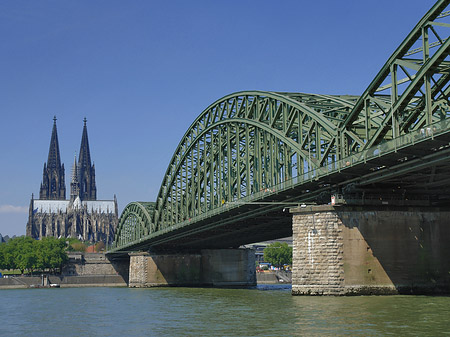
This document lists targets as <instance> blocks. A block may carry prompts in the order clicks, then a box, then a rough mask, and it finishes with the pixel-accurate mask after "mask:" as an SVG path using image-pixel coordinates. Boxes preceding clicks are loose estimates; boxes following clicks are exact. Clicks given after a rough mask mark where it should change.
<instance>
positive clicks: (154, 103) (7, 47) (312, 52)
mask: <svg viewBox="0 0 450 337" xmlns="http://www.w3.org/2000/svg"><path fill="white" fill-rule="evenodd" d="M434 2H435V1H434V0H394V1H392V0H389V1H388V0H377V1H361V0H358V1H356V0H347V1H336V0H322V1H304V0H296V1H294V0H281V1H273V0H272V1H267V0H258V1H256V0H255V1H250V0H240V1H237V0H227V1H211V0H199V1H196V0H192V1H185V0H173V1H152V0H142V1H141V0H130V1H117V0H93V1H92V0H79V1H68V0H40V1H23V0H15V1H0V41H1V43H0V117H1V122H0V233H1V234H2V235H9V236H12V235H23V234H25V229H26V222H27V219H28V207H29V203H30V199H31V194H32V193H34V195H35V197H38V196H39V186H40V183H41V181H42V170H43V165H44V163H45V162H46V161H47V157H48V150H49V145H50V136H51V130H52V125H53V116H55V115H56V118H57V128H58V137H59V146H60V154H61V158H62V162H63V163H64V164H65V169H66V171H65V174H66V189H67V191H68V192H67V194H66V197H67V198H68V197H69V193H70V188H69V182H70V176H71V167H72V163H73V158H74V155H75V154H76V153H78V152H79V148H80V143H81V134H82V130H83V119H84V118H85V117H86V118H87V128H88V135H89V144H90V150H91V158H92V160H93V161H94V163H95V168H96V183H97V198H98V199H99V200H111V199H112V198H113V197H114V195H116V196H117V199H118V203H119V212H121V211H122V210H123V208H124V207H125V206H126V205H127V204H128V203H129V202H132V201H155V199H156V196H157V194H158V191H159V188H160V185H161V182H162V180H163V177H164V174H165V171H166V169H167V166H168V164H169V162H170V159H171V158H172V155H173V153H174V151H175V149H176V147H177V145H178V143H179V142H180V140H181V139H182V137H183V135H184V133H185V132H186V130H187V129H188V128H189V126H190V124H191V123H192V122H193V121H194V120H195V118H196V117H197V116H198V115H200V113H201V112H202V111H203V110H204V109H205V108H206V107H207V106H208V105H209V104H211V103H212V102H214V101H216V100H217V99H220V98H221V97H223V96H226V95H228V94H230V93H233V92H237V91H243V90H264V91H283V92H305V93H317V94H352V95H360V94H362V93H363V92H364V90H365V89H366V87H367V86H368V85H369V84H370V82H371V80H372V79H373V78H374V77H375V75H376V74H377V73H378V71H379V70H380V69H381V67H382V66H383V65H384V63H385V62H386V61H387V59H388V58H389V56H390V55H391V54H392V53H393V52H394V50H395V49H396V48H397V46H398V45H399V44H400V43H401V42H402V41H403V39H404V38H405V37H406V36H407V34H408V33H409V32H410V31H411V30H412V29H413V28H414V26H415V25H416V23H417V22H418V21H419V20H420V19H421V18H422V16H423V15H424V14H425V13H426V12H427V11H428V10H429V9H430V8H431V7H432V5H433V4H434Z"/></svg>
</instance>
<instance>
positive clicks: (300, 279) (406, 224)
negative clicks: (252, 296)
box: [291, 205, 450, 295]
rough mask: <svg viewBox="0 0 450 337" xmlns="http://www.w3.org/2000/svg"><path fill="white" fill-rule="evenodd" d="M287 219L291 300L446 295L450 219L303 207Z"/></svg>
mask: <svg viewBox="0 0 450 337" xmlns="http://www.w3.org/2000/svg"><path fill="white" fill-rule="evenodd" d="M291 213H293V275H292V294H293V295H369V294H380V295H381V294H383V295H384V294H448V293H450V244H449V243H450V211H449V210H448V208H447V209H443V208H442V209H440V208H433V207H400V206H353V207H352V206H330V205H323V206H306V207H300V208H296V209H292V210H291Z"/></svg>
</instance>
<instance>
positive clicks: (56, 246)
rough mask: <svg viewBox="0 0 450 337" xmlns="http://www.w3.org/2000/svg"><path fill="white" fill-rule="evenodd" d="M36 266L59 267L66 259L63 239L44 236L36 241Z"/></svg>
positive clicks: (40, 267) (39, 267)
mask: <svg viewBox="0 0 450 337" xmlns="http://www.w3.org/2000/svg"><path fill="white" fill-rule="evenodd" d="M36 246H37V247H36V256H37V264H36V266H37V268H38V269H41V270H44V269H53V271H55V270H56V269H57V268H61V267H62V265H64V264H65V263H66V262H67V260H68V257H67V254H66V252H65V241H64V239H56V238H54V237H44V238H42V239H41V240H40V241H37V242H36Z"/></svg>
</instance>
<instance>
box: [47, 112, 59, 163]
mask: <svg viewBox="0 0 450 337" xmlns="http://www.w3.org/2000/svg"><path fill="white" fill-rule="evenodd" d="M60 166H61V156H60V155H59V143H58V131H57V130H56V116H54V117H53V130H52V138H51V140H50V149H49V151H48V160H47V167H48V168H52V169H53V168H56V167H60Z"/></svg>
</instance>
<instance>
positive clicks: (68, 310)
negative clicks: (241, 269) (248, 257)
mask: <svg viewBox="0 0 450 337" xmlns="http://www.w3.org/2000/svg"><path fill="white" fill-rule="evenodd" d="M0 296H1V297H0V303H1V304H0V332H1V334H2V335H5V336H7V335H9V336H11V335H12V336H26V335H33V336H311V335H322V336H324V335H325V336H332V335H349V336H350V335H351V336H355V335H356V336H382V335H383V336H384V335H396V336H407V335H429V336H437V335H449V334H450V297H426V296H357V297H297V296H291V293H290V288H286V287H273V286H262V287H258V288H257V289H212V288H206V289H205V288H153V289H129V288H60V289H14V290H1V291H0Z"/></svg>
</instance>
